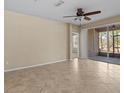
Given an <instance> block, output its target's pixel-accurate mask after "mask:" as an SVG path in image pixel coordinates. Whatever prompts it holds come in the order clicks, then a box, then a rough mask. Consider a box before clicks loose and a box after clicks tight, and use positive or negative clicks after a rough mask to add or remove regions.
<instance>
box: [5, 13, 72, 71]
mask: <svg viewBox="0 0 124 93" xmlns="http://www.w3.org/2000/svg"><path fill="white" fill-rule="evenodd" d="M4 34H5V70H9V69H14V68H19V67H26V66H31V65H36V64H44V63H48V62H53V61H59V60H65V59H68V58H69V42H70V41H69V24H66V23H63V22H59V21H53V20H47V19H43V18H39V17H35V16H29V15H24V14H19V13H15V12H11V11H5V33H4Z"/></svg>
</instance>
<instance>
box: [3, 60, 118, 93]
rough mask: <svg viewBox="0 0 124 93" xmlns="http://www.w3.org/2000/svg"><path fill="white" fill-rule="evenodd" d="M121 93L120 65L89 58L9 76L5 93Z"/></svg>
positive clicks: (27, 70)
mask: <svg viewBox="0 0 124 93" xmlns="http://www.w3.org/2000/svg"><path fill="white" fill-rule="evenodd" d="M119 92H120V66H119V65H114V64H107V63H103V62H98V61H93V60H88V59H85V60H77V59H75V60H74V61H72V62H71V61H66V62H60V63H55V64H50V65H44V66H39V67H34V68H28V69H23V70H18V71H13V72H6V73H5V93H119Z"/></svg>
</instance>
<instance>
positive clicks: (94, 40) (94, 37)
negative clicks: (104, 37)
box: [88, 29, 98, 57]
mask: <svg viewBox="0 0 124 93" xmlns="http://www.w3.org/2000/svg"><path fill="white" fill-rule="evenodd" d="M97 53H98V32H97V31H96V30H95V29H89V30H88V56H89V57H90V56H96V55H97Z"/></svg>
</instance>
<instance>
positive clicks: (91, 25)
mask: <svg viewBox="0 0 124 93" xmlns="http://www.w3.org/2000/svg"><path fill="white" fill-rule="evenodd" d="M119 22H120V15H118V16H114V17H110V18H106V19H102V20H98V21H95V22H91V23H89V24H85V25H83V26H82V29H86V28H94V27H97V26H102V25H107V24H112V23H119Z"/></svg>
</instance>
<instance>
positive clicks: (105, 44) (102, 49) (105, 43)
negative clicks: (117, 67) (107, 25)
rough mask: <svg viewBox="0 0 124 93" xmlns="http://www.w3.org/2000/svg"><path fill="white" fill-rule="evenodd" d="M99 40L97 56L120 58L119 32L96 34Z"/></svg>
mask: <svg viewBox="0 0 124 93" xmlns="http://www.w3.org/2000/svg"><path fill="white" fill-rule="evenodd" d="M98 33H99V35H98V38H99V49H98V55H99V56H107V54H109V57H116V58H120V30H119V29H109V30H108V32H107V30H105V31H99V32H98Z"/></svg>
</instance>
